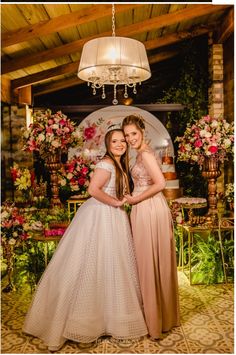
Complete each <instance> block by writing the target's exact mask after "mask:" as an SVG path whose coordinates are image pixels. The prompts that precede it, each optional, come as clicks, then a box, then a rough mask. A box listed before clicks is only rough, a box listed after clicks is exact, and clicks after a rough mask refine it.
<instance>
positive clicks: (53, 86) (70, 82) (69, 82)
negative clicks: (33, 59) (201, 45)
mask: <svg viewBox="0 0 236 355" xmlns="http://www.w3.org/2000/svg"><path fill="white" fill-rule="evenodd" d="M178 54H179V52H178V51H169V52H163V53H158V54H155V55H153V56H151V57H150V58H149V62H150V64H154V63H157V62H161V61H163V60H166V59H169V58H172V57H174V56H176V55H178ZM80 84H85V81H83V80H80V79H79V78H76V77H73V78H70V79H62V80H58V81H56V82H52V83H49V84H45V85H41V86H38V87H36V88H35V89H34V96H39V95H44V94H47V93H49V92H53V91H57V90H61V89H65V88H67V87H71V86H75V85H80Z"/></svg>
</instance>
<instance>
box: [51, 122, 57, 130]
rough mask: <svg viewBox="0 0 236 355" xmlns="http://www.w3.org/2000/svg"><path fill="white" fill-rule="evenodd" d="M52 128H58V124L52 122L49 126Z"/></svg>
mask: <svg viewBox="0 0 236 355" xmlns="http://www.w3.org/2000/svg"><path fill="white" fill-rule="evenodd" d="M51 127H52V128H53V129H58V128H59V125H58V124H56V123H54V124H53V125H52V126H51Z"/></svg>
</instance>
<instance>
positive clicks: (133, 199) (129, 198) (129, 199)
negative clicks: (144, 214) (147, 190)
mask: <svg viewBox="0 0 236 355" xmlns="http://www.w3.org/2000/svg"><path fill="white" fill-rule="evenodd" d="M125 198H126V201H127V202H128V204H129V205H135V204H136V203H137V202H138V201H137V197H136V196H131V195H125Z"/></svg>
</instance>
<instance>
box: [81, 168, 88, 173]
mask: <svg viewBox="0 0 236 355" xmlns="http://www.w3.org/2000/svg"><path fill="white" fill-rule="evenodd" d="M87 172H88V168H87V167H86V166H84V167H83V168H82V169H81V173H82V174H83V175H86V174H87Z"/></svg>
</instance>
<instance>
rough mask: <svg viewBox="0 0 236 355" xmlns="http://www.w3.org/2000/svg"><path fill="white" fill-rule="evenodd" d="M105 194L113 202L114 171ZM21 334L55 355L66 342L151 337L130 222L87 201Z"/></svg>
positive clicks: (118, 210) (112, 209)
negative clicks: (110, 197) (47, 348)
mask: <svg viewBox="0 0 236 355" xmlns="http://www.w3.org/2000/svg"><path fill="white" fill-rule="evenodd" d="M97 167H99V168H102V169H105V170H108V171H110V172H111V178H110V180H109V182H108V183H107V184H106V186H105V187H104V188H103V190H104V191H105V192H106V193H107V194H109V195H112V196H115V168H114V166H113V165H111V164H109V163H107V162H104V161H101V162H99V163H98V164H97ZM23 331H24V332H26V333H28V334H31V335H34V336H36V337H38V338H40V339H42V340H43V341H44V342H45V344H47V346H48V347H49V349H51V350H57V349H59V348H60V347H61V346H62V345H63V344H64V343H65V341H66V340H67V339H71V340H74V341H77V342H83V343H88V342H92V341H94V340H96V339H98V338H99V337H100V336H102V335H110V336H113V337H114V338H117V339H131V338H138V337H140V336H143V335H145V334H147V328H146V324H145V321H144V317H143V312H142V302H141V294H140V287H139V281H138V276H137V270H136V260H135V256H134V250H133V241H132V236H131V230H130V224H129V220H128V216H127V214H126V212H125V211H124V209H123V208H116V207H112V206H110V205H106V204H104V203H102V202H99V201H98V200H96V199H95V198H93V197H92V198H90V199H88V200H87V201H86V202H85V203H84V204H83V205H82V206H81V207H80V208H79V210H78V211H77V213H76V214H75V216H74V218H73V220H72V222H71V224H70V225H69V227H68V228H67V230H66V232H65V234H64V236H63V238H62V239H61V241H60V243H59V245H58V247H57V249H56V251H55V253H54V255H53V258H52V259H51V261H50V263H49V265H48V267H47V268H46V270H45V272H44V274H43V276H42V278H41V280H40V281H39V284H38V285H37V289H36V291H35V294H34V297H33V301H32V304H31V306H30V309H29V311H28V313H27V316H26V319H25V323H24V326H23Z"/></svg>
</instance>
